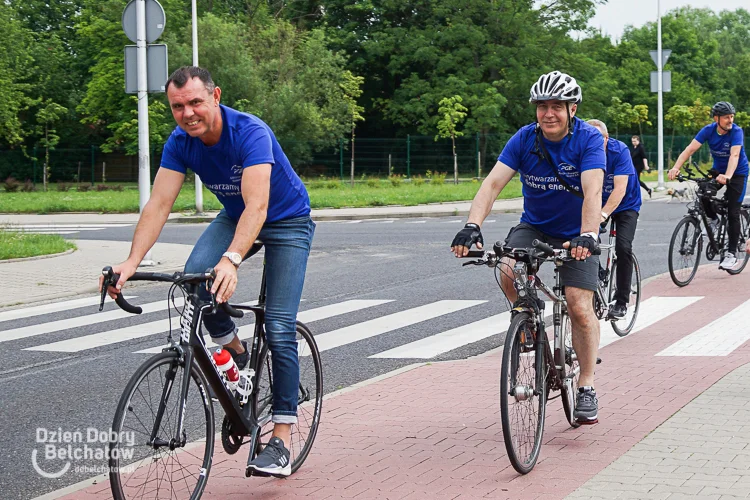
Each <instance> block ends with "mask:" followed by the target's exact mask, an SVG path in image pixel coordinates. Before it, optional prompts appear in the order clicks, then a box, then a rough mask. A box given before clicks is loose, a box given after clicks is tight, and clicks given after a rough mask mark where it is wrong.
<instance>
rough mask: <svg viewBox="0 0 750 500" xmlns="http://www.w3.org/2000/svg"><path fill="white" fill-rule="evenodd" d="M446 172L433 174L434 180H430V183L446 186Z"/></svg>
mask: <svg viewBox="0 0 750 500" xmlns="http://www.w3.org/2000/svg"><path fill="white" fill-rule="evenodd" d="M447 175H448V174H447V173H446V172H432V178H431V179H430V182H432V183H433V184H438V185H442V184H445V178H446V177H447Z"/></svg>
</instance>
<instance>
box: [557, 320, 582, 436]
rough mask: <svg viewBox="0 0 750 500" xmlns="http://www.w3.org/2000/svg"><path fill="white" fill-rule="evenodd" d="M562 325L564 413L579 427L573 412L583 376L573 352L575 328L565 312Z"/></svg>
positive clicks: (570, 421) (573, 424) (572, 423)
mask: <svg viewBox="0 0 750 500" xmlns="http://www.w3.org/2000/svg"><path fill="white" fill-rule="evenodd" d="M561 323H562V324H561V331H562V335H563V346H565V374H564V376H563V386H562V403H563V411H564V412H565V418H567V419H568V423H569V424H570V426H571V427H579V426H580V425H581V424H579V423H578V421H577V420H576V419H575V417H574V416H573V412H574V411H575V408H576V394H578V378H579V377H580V375H581V366H580V364H579V363H578V356H576V353H575V351H574V350H573V327H572V325H571V323H570V316H568V314H567V313H565V312H564V313H563V315H562V322H561Z"/></svg>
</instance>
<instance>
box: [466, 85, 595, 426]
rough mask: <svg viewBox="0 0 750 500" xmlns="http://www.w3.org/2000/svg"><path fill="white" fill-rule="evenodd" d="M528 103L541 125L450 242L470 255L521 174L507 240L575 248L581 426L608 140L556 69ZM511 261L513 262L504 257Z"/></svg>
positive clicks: (570, 287) (515, 142)
mask: <svg viewBox="0 0 750 500" xmlns="http://www.w3.org/2000/svg"><path fill="white" fill-rule="evenodd" d="M529 102H532V103H534V104H535V106H536V122H535V123H532V124H529V125H526V126H525V127H523V128H521V129H520V130H519V131H518V132H517V133H516V134H515V135H514V136H513V137H512V138H511V139H510V140H509V141H508V143H507V144H506V145H505V148H503V151H502V153H501V154H500V156H499V157H498V160H497V163H496V164H495V166H494V168H493V169H492V171H491V172H490V174H489V175H488V176H487V178H486V179H485V180H484V182H483V183H482V186H481V187H480V189H479V191H478V192H477V194H476V196H475V197H474V201H473V202H472V204H471V210H470V212H469V217H468V220H467V223H466V226H465V227H464V228H463V229H462V230H461V231H459V232H458V234H457V235H456V237H455V238H454V240H453V243H452V244H451V251H452V252H453V253H454V254H455V255H456V257H463V256H466V255H467V253H468V251H469V248H471V246H472V245H474V244H476V246H477V248H482V245H483V244H484V240H483V238H482V233H481V230H480V226H481V224H482V222H484V219H485V218H486V217H487V215H489V213H490V210H491V209H492V205H493V203H494V201H495V200H496V199H497V197H498V195H499V194H500V192H501V191H502V190H503V188H505V186H506V185H507V184H508V182H509V181H510V180H511V179H512V178H513V176H514V175H515V174H516V172H518V173H519V174H520V175H521V182H522V183H523V198H524V210H523V214H522V215H521V223H520V224H518V225H517V226H515V227H514V228H512V229H511V230H510V232H509V233H508V237H507V238H506V240H505V244H506V245H508V246H512V247H514V248H525V247H530V246H531V242H532V241H533V240H534V239H539V240H541V241H545V242H547V243H548V244H550V245H552V246H553V247H557V248H560V247H565V248H569V249H570V253H571V256H572V257H574V258H575V259H576V260H575V261H569V262H566V263H565V264H564V265H563V266H562V268H561V269H560V277H561V279H562V283H563V285H565V295H566V297H567V304H568V313H569V314H570V319H571V323H572V329H573V348H574V349H575V352H576V355H577V356H578V361H579V363H580V367H581V373H580V377H579V382H578V383H579V393H578V395H577V400H576V408H575V417H576V419H577V420H578V421H579V422H580V423H582V424H594V423H596V422H597V421H598V401H597V398H596V392H595V390H594V368H595V366H596V359H597V353H598V348H599V322H598V320H597V318H596V315H595V313H594V308H593V293H594V292H593V291H594V290H595V289H596V287H597V282H598V274H597V273H598V268H599V264H598V257H595V255H598V254H599V244H598V236H599V222H600V219H601V208H602V184H603V181H604V170H605V168H606V158H605V155H604V138H603V137H602V135H601V134H600V133H599V131H598V130H597V129H595V128H594V127H592V126H590V125H588V124H586V123H584V122H583V121H582V120H580V119H579V118H576V116H575V114H576V111H577V109H578V104H579V103H580V102H581V88H580V86H579V85H578V84H577V83H576V80H575V78H572V77H571V76H570V75H567V74H565V73H560V72H559V71H553V72H551V73H547V74H545V75H542V76H541V77H539V80H538V81H537V82H536V83H535V84H534V85H533V86H532V87H531V97H530V99H529ZM506 264H508V265H511V266H512V265H513V262H512V261H508V262H506ZM501 286H502V288H503V291H504V292H505V294H506V296H507V297H508V299H509V300H510V301H515V299H516V291H515V289H514V287H513V282H512V280H511V279H509V278H507V277H506V276H503V277H502V279H501Z"/></svg>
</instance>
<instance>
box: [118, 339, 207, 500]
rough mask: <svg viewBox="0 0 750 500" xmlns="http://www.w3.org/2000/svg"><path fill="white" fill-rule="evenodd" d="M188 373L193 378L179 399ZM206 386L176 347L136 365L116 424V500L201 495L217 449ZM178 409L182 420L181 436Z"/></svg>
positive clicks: (123, 397)
mask: <svg viewBox="0 0 750 500" xmlns="http://www.w3.org/2000/svg"><path fill="white" fill-rule="evenodd" d="M185 377H190V382H189V385H188V392H187V398H186V400H185V401H181V398H180V391H181V388H182V384H183V381H184V379H185ZM207 388H208V383H207V382H206V379H205V377H204V375H203V372H201V371H200V369H199V368H198V366H197V365H196V364H195V363H193V365H192V367H191V370H190V374H187V373H186V371H185V365H184V362H181V361H180V357H179V355H178V353H176V352H174V351H167V352H162V353H160V354H157V355H156V356H154V357H152V358H151V359H149V360H148V361H146V362H145V363H144V364H143V365H141V367H140V368H138V370H137V371H136V372H135V374H134V375H133V377H132V378H131V379H130V382H128V385H127V386H126V387H125V391H124V392H123V394H122V397H121V398H120V403H119V404H118V405H117V411H116V412H115V418H114V421H113V423H112V431H113V432H112V438H113V439H112V440H111V441H110V446H109V450H110V451H109V452H110V456H109V466H110V472H109V479H110V483H111V489H112V496H113V497H114V498H115V500H123V499H127V498H138V499H158V498H169V499H178V498H179V499H182V498H185V499H197V498H200V496H201V495H202V494H203V489H204V488H205V487H206V483H207V482H208V474H209V471H210V469H211V457H212V455H213V450H214V411H213V405H212V404H211V400H210V398H209V397H208V392H207ZM180 413H182V414H183V418H184V421H183V427H182V432H180V433H179V435H178V429H177V419H178V417H179V415H180ZM152 436H153V437H152Z"/></svg>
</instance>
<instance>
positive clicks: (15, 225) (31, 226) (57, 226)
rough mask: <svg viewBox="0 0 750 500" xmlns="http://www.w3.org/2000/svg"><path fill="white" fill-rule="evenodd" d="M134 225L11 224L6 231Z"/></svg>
mask: <svg viewBox="0 0 750 500" xmlns="http://www.w3.org/2000/svg"><path fill="white" fill-rule="evenodd" d="M132 225H133V224H116V223H111V224H110V223H103V224H10V225H7V226H5V229H15V228H31V229H42V228H66V229H69V228H87V227H93V228H97V229H103V228H107V227H128V226H132Z"/></svg>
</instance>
